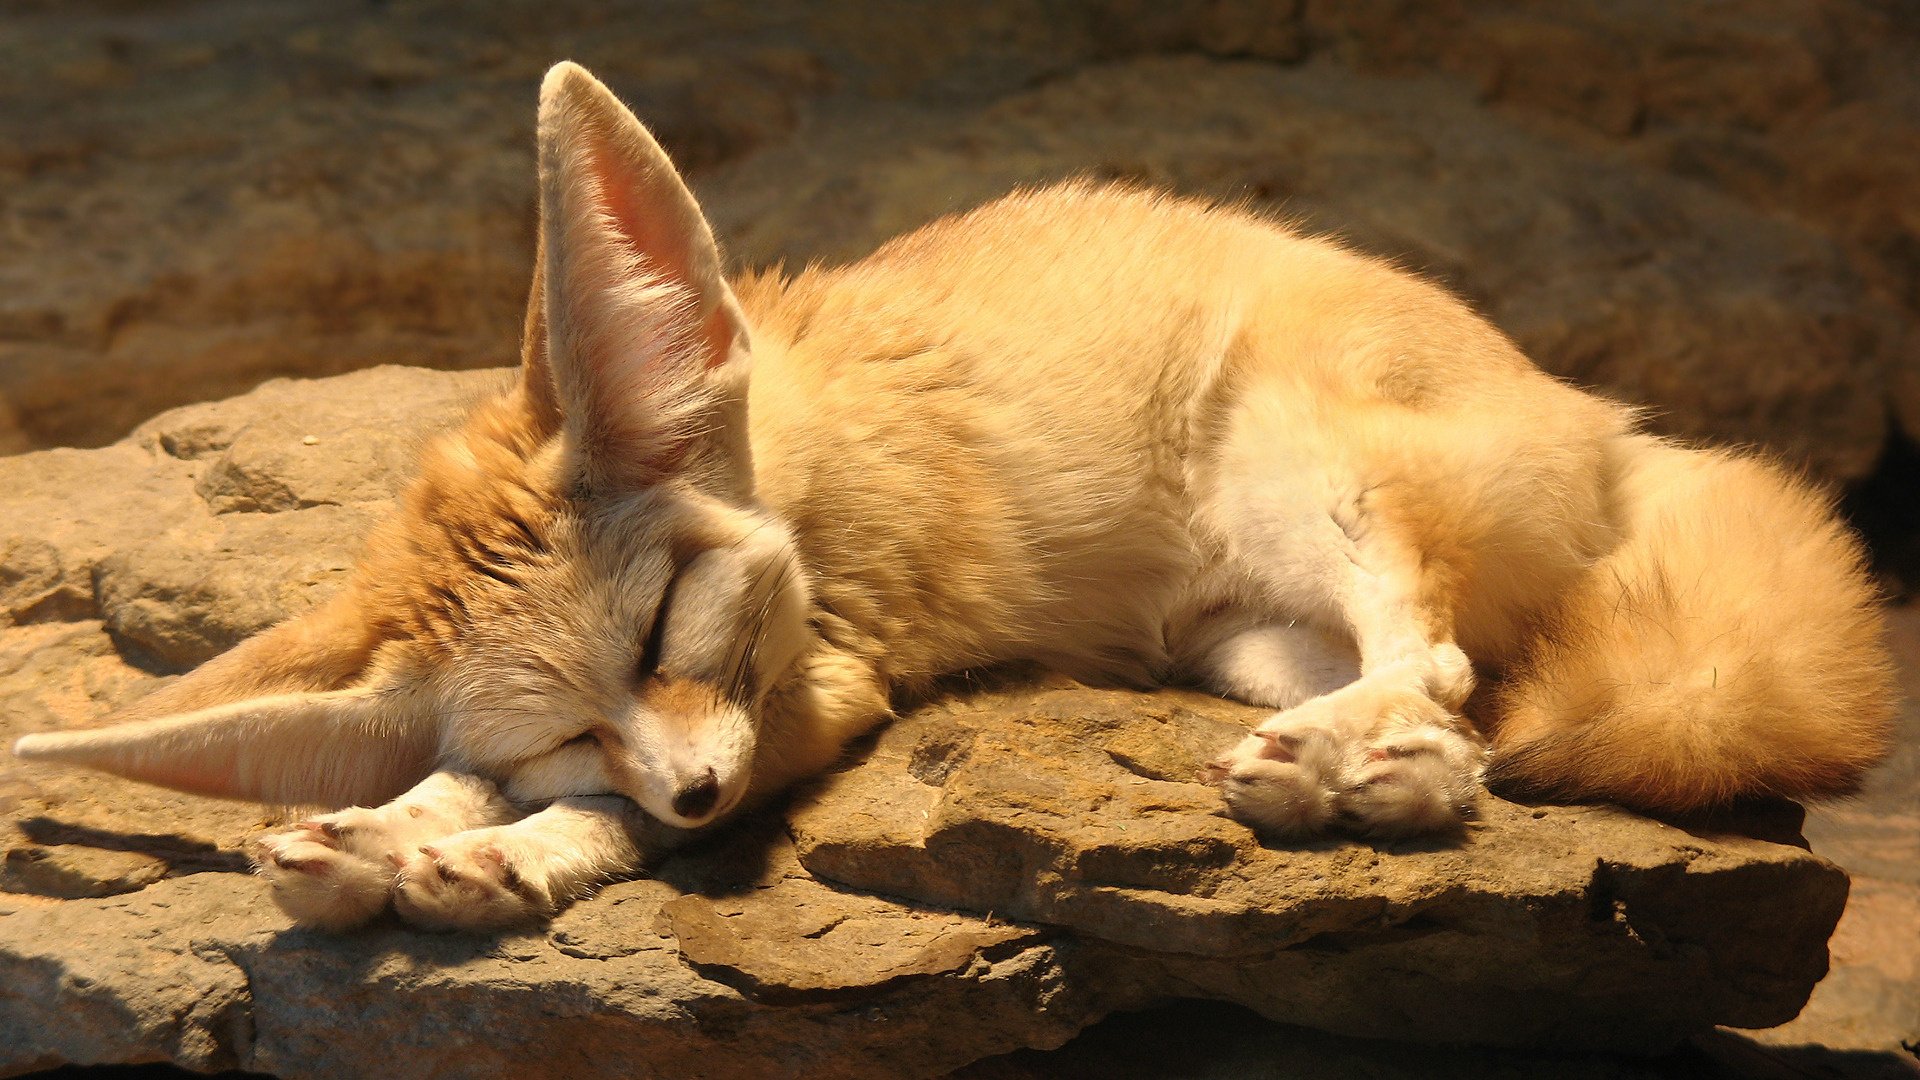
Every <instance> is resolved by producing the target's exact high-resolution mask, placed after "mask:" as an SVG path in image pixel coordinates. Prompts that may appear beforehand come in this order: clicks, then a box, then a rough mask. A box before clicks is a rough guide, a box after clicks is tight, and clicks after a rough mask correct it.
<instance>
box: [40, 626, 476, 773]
mask: <svg viewBox="0 0 1920 1080" xmlns="http://www.w3.org/2000/svg"><path fill="white" fill-rule="evenodd" d="M378 643H379V638H378V636H377V634H376V632H375V630H374V627H373V626H372V624H371V623H370V621H369V620H368V619H367V618H366V617H365V615H364V613H363V612H362V611H361V610H360V607H359V603H358V601H357V599H356V598H355V596H354V595H353V593H352V591H351V590H349V591H348V592H344V593H342V594H341V595H339V596H337V597H335V598H334V599H333V600H332V601H330V602H329V603H326V604H323V605H322V606H321V607H319V608H317V609H315V610H313V611H311V612H309V613H307V614H305V615H302V616H300V617H298V618H294V619H290V620H288V621H286V622H283V623H281V624H279V625H278V626H275V627H273V628H271V629H268V630H264V631H262V632H260V633H258V634H255V635H254V636H253V637H251V638H248V639H247V640H246V641H244V642H242V643H240V644H239V645H237V646H235V647H234V648H232V649H230V650H228V651H227V652H225V653H223V654H221V655H220V656H217V657H215V658H214V659H212V660H209V661H208V662H206V663H205V664H202V665H201V666H200V667H198V668H196V669H195V670H194V671H192V672H191V673H189V674H187V675H184V676H182V677H181V678H179V679H176V680H175V681H173V682H172V683H169V684H168V685H166V686H164V687H162V688H161V689H160V690H158V691H156V692H154V693H152V694H149V695H148V696H147V697H146V698H144V699H142V700H141V701H139V702H137V703H136V704H135V705H134V706H133V707H132V708H130V709H128V710H127V711H126V712H125V713H123V714H122V715H121V716H119V717H116V720H118V721H119V722H118V723H117V724H116V725H115V726H112V727H107V728H100V729H95V730H91V731H75V732H59V733H50V734H40V735H28V736H25V737H23V738H22V739H20V741H19V742H17V743H16V744H15V745H14V753H15V754H17V755H18V756H20V757H23V758H28V759H37V760H46V761H60V762H66V763H68V764H73V765H81V766H85V767H88V768H94V769H101V770H103V771H106V772H111V773H117V774H119V775H121V776H126V777H131V778H133V779H135V780H144V781H147V782H149V783H154V784H162V785H165V786H167V787H172V788H178V789H180V790H182V791H192V792H197V793H200V794H207V795H221V796H227V797H231V798H245V799H257V800H262V801H268V802H289V803H291V802H314V803H326V804H329V805H346V804H348V803H355V802H368V801H384V800H385V799H388V798H391V797H392V796H394V795H397V794H399V793H400V792H402V791H404V790H406V788H407V787H408V786H410V785H411V784H413V783H414V782H416V781H418V780H420V779H421V778H422V777H424V776H426V775H427V774H428V773H429V772H431V771H432V767H433V758H434V755H435V753H436V751H437V748H438V738H439V725H438V723H437V721H436V720H435V713H434V710H432V709H431V708H427V707H424V706H422V705H421V704H420V703H419V702H418V701H417V700H414V695H412V694H409V693H403V692H400V691H382V690H378V689H373V688H371V686H370V685H369V684H370V683H371V684H372V685H376V686H377V685H389V684H392V685H397V680H394V679H391V678H389V679H386V680H369V677H368V675H369V665H370V664H371V662H372V658H373V653H374V649H375V647H376V646H377V645H378ZM348 687H357V688H356V689H348Z"/></svg>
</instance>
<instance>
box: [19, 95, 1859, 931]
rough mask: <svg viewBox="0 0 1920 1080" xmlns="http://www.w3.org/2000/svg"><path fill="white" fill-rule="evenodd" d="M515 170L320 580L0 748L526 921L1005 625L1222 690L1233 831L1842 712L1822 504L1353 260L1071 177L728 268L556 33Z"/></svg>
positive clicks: (1421, 809) (1577, 776) (383, 893)
mask: <svg viewBox="0 0 1920 1080" xmlns="http://www.w3.org/2000/svg"><path fill="white" fill-rule="evenodd" d="M539 162H540V193H541V194H540V218H541V225H540V233H539V237H540V243H539V249H540V250H539V256H538V259H537V264H536V267H535V273H534V285H533V295H532V298H531V302H530V304H529V310H528V315H527V324H526V336H525V344H524V349H523V364H522V368H521V372H520V376H519V378H518V380H517V382H516V383H515V384H514V386H513V387H512V388H511V389H510V390H508V391H507V392H505V393H504V394H502V395H501V396H499V397H498V398H496V399H493V400H488V401H486V402H483V403H482V404H480V405H479V406H478V407H477V408H476V409H475V410H474V412H473V413H472V415H471V416H470V417H469V418H468V420H467V421H466V422H465V424H464V426H462V427H460V428H459V429H458V430H456V431H454V432H452V433H451V434H448V435H446V436H443V437H441V438H440V439H439V440H438V441H437V442H436V443H434V444H433V445H431V446H430V447H429V448H428V450H427V451H426V453H425V456H424V460H423V462H422V464H421V467H420V474H419V476H418V478H417V479H415V480H414V481H413V482H412V485H411V487H410V488H409V489H408V490H407V492H406V494H405V496H404V499H403V503H402V506H401V508H400V510H399V512H398V514H397V516H396V517H395V518H394V519H393V520H392V521H390V522H389V523H387V525H386V526H385V527H384V528H383V529H382V530H381V531H380V532H379V533H378V534H377V535H376V536H375V537H374V538H373V539H372V540H371V542H370V545H369V547H368V549H367V551H366V553H365V554H364V556H363V557H362V559H361V561H360V562H359V564H358V566H357V569H356V571H355V574H354V576H353V578H352V580H351V582H350V583H349V584H348V585H347V586H346V587H345V589H344V590H343V591H342V592H341V593H339V594H338V595H337V596H336V597H334V598H333V599H332V600H331V602H329V603H326V604H324V605H323V606H321V607H320V608H318V609H317V610H314V611H312V612H310V613H308V614H306V615H304V616H301V617H299V618H296V619H293V620H291V621H289V622H286V623H283V624H281V625H279V626H277V627H274V628H273V629H271V630H268V631H266V632H264V633H261V634H259V635H258V636H256V637H254V638H252V639H251V640H249V641H247V642H245V643H243V644H241V645H240V646H238V647H237V648H235V649H233V650H232V651H231V652H229V653H227V654H226V655H224V656H221V657H219V658H218V659H216V660H214V661H212V662H210V663H208V664H206V665H205V666H203V667H202V668H200V669H199V670H197V671H195V672H194V673H192V674H190V675H188V676H187V677H185V678H183V679H180V680H178V681H176V682H175V683H173V684H171V685H169V686H167V687H166V688H164V689H162V690H161V691H159V692H157V693H155V694H153V695H152V696H151V697H149V698H148V699H147V700H145V701H144V702H142V703H141V704H140V705H139V706H138V707H137V708H136V709H135V710H134V712H133V714H131V715H129V716H127V717H124V718H123V720H124V722H123V723H120V724H118V725H117V726H113V727H108V728H105V729H101V730H94V731H83V732H72V733H62V734H40V735H29V736H27V737H25V738H23V739H21V740H20V741H19V743H18V744H17V745H16V746H15V748H14V749H15V753H17V754H18V755H20V756H21V757H25V758H35V759H46V760H55V761H64V762H70V763H74V764H78V765H84V766H89V767H92V768H98V769H104V770H108V771H111V772H115V773H119V774H121V775H124V776H130V777H134V778H137V779H141V780H146V781H150V782H153V783H158V784H165V785H168V786H171V787H175V788H179V789H182V790H186V791H194V792H203V793H208V794H214V795H222V796H230V797H239V798H249V799H260V800H269V801H275V802H283V803H320V804H326V805H331V806H346V805H352V807H353V808H350V809H346V810H342V811H339V812H337V813H332V814H328V815H325V816H321V817H317V818H314V819H312V820H309V821H304V822H301V823H299V824H298V825H295V826H293V827H291V828H288V829H285V830H283V831H280V832H277V833H273V834H270V835H267V836H265V837H263V838H261V839H260V840H259V841H257V843H256V848H255V858H256V861H257V863H258V866H259V868H260V871H261V872H262V874H263V875H264V876H265V877H266V879H267V880H268V882H269V883H270V885H271V887H272V889H273V892H274V895H275V897H276V899H277V900H278V901H279V903H280V905H281V906H282V907H283V908H285V909H286V910H287V911H288V912H289V913H290V914H292V915H293V916H294V917H295V918H296V919H298V920H300V921H302V922H306V923H310V924H316V925H323V926H329V927H346V926H351V925H355V924H357V923H361V922H364V921H366V920H368V919H370V918H372V917H374V916H375V915H377V914H378V913H379V912H381V911H382V910H384V909H386V908H387V907H388V906H389V905H391V906H392V907H394V908H395V909H397V911H398V912H399V914H400V915H401V916H402V917H403V918H405V919H407V920H408V921H410V922H413V923H415V924H417V925H420V926H425V927H432V928H459V927H492V926H501V925H507V924H513V923H517V922H523V921H527V920H532V919H538V918H540V917H543V916H545V915H547V914H550V913H551V912H553V911H554V910H555V909H556V908H557V907H558V906H559V905H561V904H563V903H565V902H567V901H568V900H569V899H571V898H573V897H576V896H578V895H581V894H582V893H583V892H584V891H585V890H587V889H589V888H591V887H592V886H593V885H594V884H595V883H598V882H601V881H605V880H607V879H609V878H612V877H615V876H618V875H621V874H627V873H631V872H634V871H635V870H637V869H638V868H639V867H640V866H641V865H642V864H643V862H644V860H645V859H646V858H647V857H648V855H649V854H650V853H651V852H653V851H656V850H658V849H660V848H661V846H662V845H666V844H670V843H671V842H673V840H674V839H675V838H676V837H677V836H679V835H680V834H682V833H683V832H685V831H686V830H692V829H698V828H701V827H704V826H707V825H709V824H711V823H712V822H714V821H716V820H718V819H720V818H722V817H724V816H726V815H728V814H730V813H733V812H734V811H736V810H738V809H739V808H740V807H743V806H747V805H750V804H752V803H753V802H755V801H756V800H758V799H760V798H763V797H764V796H766V795H768V794H770V793H773V792H776V791H778V790H779V789H781V788H783V787H785V786H787V785H789V784H791V783H793V782H794V781H796V780H799V779H801V778H805V777H808V776H811V775H814V774H817V773H819V772H821V771H823V770H825V769H826V768H828V767H829V766H830V765H831V764H832V763H833V762H835V760H836V759H837V758H838V757H839V756H840V754H841V753H842V750H843V748H844V747H845V745H846V744H847V743H848V742H849V740H852V739H854V738H855V737H857V736H859V735H861V734H862V733H864V732H866V731H868V730H870V729H871V728H873V727H874V726H875V725H877V724H879V723H881V722H882V721H883V720H885V719H886V718H887V717H888V716H889V715H890V713H889V710H890V708H891V706H892V705H893V704H895V703H899V702H904V701H910V700H912V699H913V698H914V697H915V696H916V695H918V694H921V693H923V692H925V691H926V690H927V689H928V688H929V685H930V683H931V682H932V680H934V679H936V678H937V677H939V676H941V675H943V674H947V673H951V672H955V671H959V670H962V669H968V668H975V667H979V666H983V665H991V664H995V663H1001V662H1006V661H1020V660H1024V661H1037V662H1039V663H1043V664H1046V665H1051V666H1052V667H1054V668H1057V669H1059V670H1062V671H1064V672H1067V673H1069V674H1072V675H1076V676H1079V677H1082V678H1086V679H1092V680H1099V681H1103V682H1115V681H1118V682H1122V683H1131V684H1153V683H1164V682H1168V681H1172V680H1179V681H1185V682H1190V683H1196V684H1198V685H1201V686H1204V687H1207V688H1210V689H1212V690H1213V691H1215V692H1217V693H1219V694H1222V695H1225V696H1227V697H1231V698H1236V699H1239V700H1241V701H1245V702H1249V703H1253V704H1256V705H1261V706H1264V707H1267V708H1270V709H1274V710H1276V712H1275V713H1274V715H1273V716H1272V718H1271V719H1269V720H1267V721H1266V722H1265V723H1263V724H1261V725H1260V726H1259V728H1258V729H1256V730H1254V731H1253V732H1252V733H1250V734H1249V735H1248V736H1247V737H1246V738H1244V739H1242V740H1241V741H1240V742H1239V743H1238V745H1235V746H1231V747H1223V748H1222V750H1223V753H1222V755H1221V756H1220V758H1219V759H1218V760H1217V761H1215V762H1213V763H1212V764H1211V765H1210V766H1208V767H1206V769H1205V770H1204V775H1205V776H1206V777H1207V778H1208V779H1209V780H1211V781H1212V782H1214V783H1217V784H1218V785H1219V788H1220V791H1221V794H1222V796H1223V797H1224V799H1225V802H1226V805H1227V807H1228V808H1229V810H1230V811H1231V813H1232V814H1234V815H1235V816H1236V817H1238V818H1240V819H1241V820H1243V821H1245V822H1246V823H1247V824H1248V825H1249V826H1251V827H1253V828H1255V829H1258V830H1261V831H1262V832H1264V833H1267V834H1270V835H1274V836H1278V837H1288V836H1302V835H1310V834H1315V833H1320V832H1322V831H1326V830H1347V831H1352V832H1358V833H1362V834H1373V835H1384V836H1396V835H1406V834H1415V833H1425V832H1434V831H1443V830H1448V829H1453V828H1456V827H1458V826H1459V824H1460V823H1461V821H1462V820H1463V818H1464V817H1466V816H1468V815H1470V814H1471V813H1472V810H1473V806H1474V803H1475V800H1476V799H1477V798H1478V797H1479V795H1480V793H1481V791H1482V787H1483V784H1492V785H1494V786H1495V787H1496V789H1497V790H1503V791H1506V792H1513V793H1519V794H1522V795H1525V796H1528V797H1534V798H1548V799H1561V800H1608V801H1612V802H1616V803H1621V804H1624V805H1627V806H1630V807H1636V808H1641V809H1644V810H1649V811H1654V812H1684V811H1690V810H1694V809H1698V808H1702V807H1708V806H1711V805H1714V804H1719V803H1723V802H1726V801H1728V800H1732V799H1735V798H1739V797H1743V796H1748V795H1757V794H1772V795H1784V796H1793V797H1804V796H1818V795H1825V794H1832V793H1839V792H1844V791H1847V790H1848V789H1849V788H1850V787H1852V786H1853V785H1854V784H1855V783H1856V781H1857V780H1858V778H1859V777H1860V776H1861V774H1862V772H1863V771H1864V770H1866V769H1867V768H1869V767H1870V766H1871V765H1873V764H1874V762H1875V761H1876V760H1878V759H1879V758H1880V756H1881V755H1882V754H1883V752H1884V751H1885V749H1886V747H1887V741H1888V730H1889V723H1890V716H1891V713H1892V710H1893V702H1894V695H1893V690H1892V686H1891V678H1890V665H1889V662H1888V659H1887V657H1886V654H1885V650H1884V646H1883V644H1882V642H1881V627H1880V622H1879V615H1878V612H1877V609H1876V606H1875V597H1874V595H1873V590H1872V588H1871V586H1870V584H1869V582H1868V579H1867V577H1866V574H1865V573H1864V571H1863V569H1862V565H1863V563H1862V554H1861V551H1860V548H1859V546H1858V544H1857V543H1856V542H1855V541H1854V539H1853V538H1852V537H1851V536H1850V534H1849V533H1848V531H1847V530H1846V529H1845V527H1844V526H1843V525H1841V524H1840V523H1839V521H1838V520H1836V518H1835V516H1834V514H1833V513H1832V510H1831V507H1830V506H1829V505H1828V503H1827V501H1826V500H1825V499H1824V498H1823V497H1821V496H1820V495H1818V494H1816V493H1815V492H1814V491H1813V490H1812V489H1810V488H1809V487H1808V486H1806V485H1805V484H1802V483H1800V482H1798V481H1797V480H1795V479H1794V478H1792V477H1790V476H1789V475H1787V474H1785V473H1784V472H1783V471H1781V470H1780V469H1778V468H1775V467H1773V466H1771V465H1769V464H1766V463H1764V462H1761V461H1758V460H1755V459H1753V458H1750V457H1744V456H1739V455H1735V454H1731V453H1725V452H1719V451H1710V450H1697V449H1687V448H1683V447H1681V446H1678V445H1675V444H1673V443H1671V442H1668V441H1664V440H1662V439H1658V438H1655V437H1652V436H1649V435H1645V434H1641V433H1638V432H1636V430H1635V423H1636V416H1635V413H1634V411H1633V410H1632V409H1630V408H1627V407H1624V406H1622V405H1619V404H1616V403H1613V402H1609V401H1606V400H1603V399H1601V398H1598V397H1595V396H1593V395H1592V394H1588V393H1584V392H1582V391H1580V390H1576V389H1574V388H1572V387H1569V386H1567V385H1565V384H1563V383H1560V382H1558V381H1556V380H1554V379H1553V378H1551V377H1549V376H1547V375H1545V374H1543V373H1542V372H1541V371H1539V370H1538V369H1537V368H1535V367H1534V366H1533V365H1532V364H1531V363H1529V362H1528V361H1527V359H1526V358H1525V357H1524V356H1522V355H1521V354H1520V352H1519V351H1518V350H1517V349H1516V348H1515V346H1514V345H1513V344H1512V342H1510V341H1508V340H1507V338H1505V337H1504V336H1502V335H1501V334H1500V333H1499V331H1497V330H1495V329H1494V328H1493V327H1492V326H1490V325H1488V324H1487V323H1486V322H1485V321H1484V320H1482V319H1481V318H1479V317H1477V316H1476V315H1474V314H1473V313H1472V312H1471V311H1469V310H1468V309H1467V308H1466V307H1465V306H1464V305H1463V304H1462V303H1460V302H1459V301H1458V300H1456V299H1455V298H1453V297H1452V296H1449V295H1448V294H1447V293H1445V292H1444V291H1442V290H1441V289H1439V288H1436V287H1434V286H1433V285H1430V284H1428V283H1425V282H1423V281H1420V280H1418V279H1416V278H1414V277H1412V276H1409V275H1408V274H1406V273H1403V272H1400V271H1398V270H1396V269H1394V268H1393V267H1391V266H1388V265H1387V264H1385V263H1383V262H1380V261H1378V260H1375V259H1371V258H1367V257H1364V256H1361V255H1358V254H1356V253H1354V252H1352V251H1349V250H1346V249H1345V248H1343V247H1341V246H1340V245H1339V244H1337V243H1334V242H1331V241H1328V240H1325V239H1319V238H1313V237H1306V236H1301V235H1297V234H1295V233H1293V232H1290V231H1288V230H1287V229H1286V228H1284V227H1282V226H1280V225H1277V224H1275V223H1273V222H1271V221H1266V220H1262V219H1260V218H1258V217H1255V216H1252V215H1250V214H1248V213H1245V212H1241V211H1239V210H1234V209H1229V208H1224V207H1219V206H1213V205H1208V204H1203V203H1200V202H1196V201H1191V200H1187V199H1180V198H1174V197H1171V196H1167V195H1163V194H1157V193H1152V192H1143V191H1138V190H1129V189H1123V188H1115V187H1106V186H1099V185H1094V184H1085V183H1079V184H1067V185H1064V186H1057V187H1050V188H1043V189H1039V190H1032V191H1026V192H1022V193H1019V194H1015V195H1012V196H1009V197H1007V198H1005V199H1002V200H1000V201H999V202H996V203H993V204H991V205H988V206H985V207H982V208H980V209H977V210H974V211H972V212H970V213H965V214H961V215H958V216H955V217H950V218H946V219H944V220H941V221H938V222H935V223H934V224H932V225H929V226H927V227H925V228H923V229H921V230H919V231H917V232H915V233H912V234H910V235H907V236H904V237H901V238H899V239H896V240H894V241H892V242H891V243H888V244H886V245H885V246H884V247H882V248H880V250H879V251H877V252H876V253H875V254H874V255H872V256H871V257H870V258H867V259H865V260H863V261H861V262H858V263H855V264H853V265H851V266H847V267H844V268H840V269H818V268H815V269H808V270H806V271H804V272H801V273H799V274H798V275H796V276H792V277H784V276H781V275H779V274H760V275H747V276H744V277H739V278H735V279H733V280H729V279H728V278H727V277H725V276H723V274H722V262H721V257H720V254H719V252H718V250H717V249H716V246H715V243H714V239H713V235H712V233H711V230H710V229H709V226H708V224H707V222H706V221H705V219H704V218H703V217H702V215H701V212H700V209H699V207H698V206H697V205H696V204H695V202H694V199H693V197H692V196H691V195H690V194H689V192H688V190H687V188H686V187H685V185H684V184H683V183H682V181H681V179H680V178H679V176H678V174H677V173H676V172H675V171H674V168H673V166H672V165H671V164H670V163H669V162H668V160H667V157H666V155H665V154H664V153H663V152H662V150H661V149H660V147H659V145H658V144H657V143H656V142H655V141H654V139H653V138H652V137H651V136H650V135H649V134H648V132H647V130H646V129H645V128H644V127H642V126H641V124H640V123H639V121H637V120H636V119H635V118H634V117H633V115H632V114H631V113H629V112H628V111H627V110H626V109H625V108H624V107H623V106H622V105H621V104H620V103H619V102H618V101H617V100H615V98H614V97H613V96H612V94H611V93H609V92H608V91H607V89H606V88H605V87H603V86H602V85H601V84H600V83H598V82H596V81H595V80H594V78H593V77H592V76H591V75H589V74H588V73H587V72H586V71H585V70H583V69H582V68H580V67H578V66H575V65H573V64H566V63H563V64H560V65H559V66H557V67H555V68H554V69H553V70H552V71H551V72H549V73H548V75H547V77H546V80H545V83H544V85H543V86H542V88H541V97H540V112H539ZM1477 678H1478V679H1484V680H1486V681H1487V683H1488V685H1487V686H1486V687H1485V688H1484V689H1483V691H1482V692H1481V693H1479V694H1476V695H1475V708H1474V710H1473V712H1474V715H1475V717H1476V718H1477V724H1476V723H1470V722H1469V721H1468V720H1466V719H1464V718H1463V707H1464V706H1465V704H1466V702H1467V700H1468V697H1469V695H1470V694H1472V693H1473V692H1474V690H1475V685H1476V679H1477ZM353 804H358V805H353ZM381 804H384V805H381ZM528 805H533V806H538V807H540V808H539V809H538V810H537V811H535V812H532V813H528V812H527V810H526V809H524V808H525V807H527V806H528Z"/></svg>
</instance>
